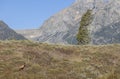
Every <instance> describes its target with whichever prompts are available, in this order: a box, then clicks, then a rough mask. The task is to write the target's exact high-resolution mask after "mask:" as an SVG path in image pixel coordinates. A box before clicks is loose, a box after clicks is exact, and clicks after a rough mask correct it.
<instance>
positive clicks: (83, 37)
mask: <svg viewBox="0 0 120 79" xmlns="http://www.w3.org/2000/svg"><path fill="white" fill-rule="evenodd" d="M91 15H92V10H87V12H86V13H85V14H84V15H83V16H82V18H81V21H80V27H79V31H78V34H77V41H78V44H82V45H84V44H88V43H89V42H90V37H89V31H88V28H87V26H88V25H89V24H90V23H91V19H92V18H91Z"/></svg>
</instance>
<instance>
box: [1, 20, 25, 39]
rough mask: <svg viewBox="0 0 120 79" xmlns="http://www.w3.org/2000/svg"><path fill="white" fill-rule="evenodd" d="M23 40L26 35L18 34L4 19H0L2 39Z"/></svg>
mask: <svg viewBox="0 0 120 79" xmlns="http://www.w3.org/2000/svg"><path fill="white" fill-rule="evenodd" d="M11 39H16V40H23V39H26V38H25V37H24V36H22V35H20V34H17V33H16V32H15V31H14V30H12V29H11V28H9V27H8V25H7V24H5V23H4V22H3V21H0V40H11Z"/></svg>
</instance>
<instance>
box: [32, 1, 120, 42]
mask: <svg viewBox="0 0 120 79" xmlns="http://www.w3.org/2000/svg"><path fill="white" fill-rule="evenodd" d="M88 9H91V10H92V11H93V13H92V14H93V21H92V23H91V24H90V25H89V26H88V29H89V31H90V35H91V44H109V43H110V44H111V43H120V36H119V35H120V0H76V1H75V2H74V3H73V4H72V5H71V6H70V7H68V8H66V9H64V10H62V11H60V12H59V13H57V14H55V15H53V16H51V17H50V18H49V19H48V20H46V21H45V22H44V24H43V25H42V26H41V27H40V29H39V31H40V34H38V37H35V38H34V39H35V40H36V41H40V42H48V43H61V44H76V43H77V41H76V34H77V32H78V28H79V26H80V21H81V17H82V16H83V14H84V13H85V12H86V11H87V10H88Z"/></svg>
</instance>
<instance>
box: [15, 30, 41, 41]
mask: <svg viewBox="0 0 120 79" xmlns="http://www.w3.org/2000/svg"><path fill="white" fill-rule="evenodd" d="M15 31H16V32H17V33H19V34H21V35H23V36H24V37H26V38H27V39H29V40H35V39H34V38H36V37H39V35H40V31H39V29H26V30H15Z"/></svg>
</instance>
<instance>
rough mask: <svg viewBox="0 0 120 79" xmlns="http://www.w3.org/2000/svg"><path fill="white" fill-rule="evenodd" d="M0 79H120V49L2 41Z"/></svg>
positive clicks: (114, 46) (116, 47)
mask: <svg viewBox="0 0 120 79" xmlns="http://www.w3.org/2000/svg"><path fill="white" fill-rule="evenodd" d="M24 63H25V65H26V66H25V68H24V69H23V70H21V71H19V67H20V66H21V65H23V64H24ZM0 79H120V45H119V44H114V45H101V46H93V45H85V46H84V45H83V46H64V45H50V44H45V43H34V42H31V41H26V40H24V41H14V40H12V41H0Z"/></svg>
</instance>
